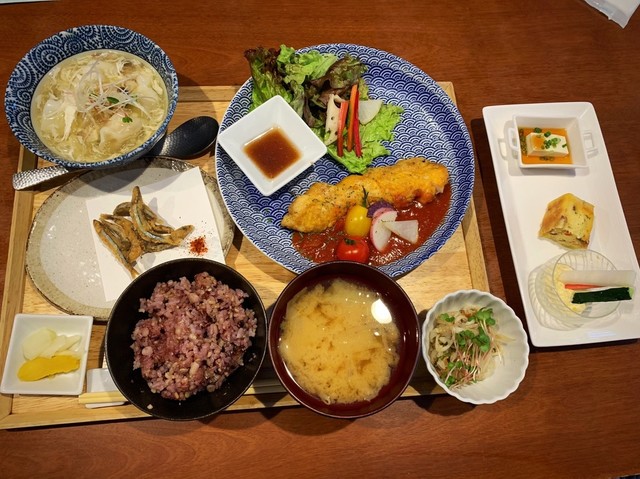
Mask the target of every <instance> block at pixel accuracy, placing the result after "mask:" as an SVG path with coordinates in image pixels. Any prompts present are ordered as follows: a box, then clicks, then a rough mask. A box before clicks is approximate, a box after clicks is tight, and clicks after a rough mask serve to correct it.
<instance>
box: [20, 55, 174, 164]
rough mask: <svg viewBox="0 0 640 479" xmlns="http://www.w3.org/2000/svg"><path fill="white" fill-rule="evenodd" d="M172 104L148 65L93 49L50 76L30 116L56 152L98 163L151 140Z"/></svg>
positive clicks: (36, 96) (40, 88)
mask: <svg viewBox="0 0 640 479" xmlns="http://www.w3.org/2000/svg"><path fill="white" fill-rule="evenodd" d="M168 105H169V101H168V95H167V89H166V87H165V84H164V82H163V81H162V78H161V77H160V75H159V74H158V72H157V71H156V70H155V69H154V68H153V67H152V66H151V65H150V64H149V63H147V62H146V61H144V60H143V59H141V58H139V57H137V56H135V55H132V54H130V53H126V52H121V51H116V50H94V51H90V52H84V53H80V54H78V55H74V56H72V57H69V58H67V59H66V60H64V61H62V62H61V63H60V64H58V65H56V66H55V67H54V68H52V69H51V71H49V72H48V73H47V74H46V75H45V77H44V78H43V79H42V81H41V82H40V83H39V84H38V87H37V88H36V91H35V93H34V97H33V100H32V103H31V117H32V122H33V126H34V129H35V131H36V133H37V134H38V136H39V137H40V139H41V140H42V142H43V143H44V144H45V145H46V146H47V147H48V148H49V149H50V150H51V151H52V152H54V153H55V154H57V155H59V156H60V157H63V158H65V159H67V160H71V161H77V162H83V163H93V162H97V161H102V160H107V159H109V158H114V157H116V156H120V155H122V154H124V153H127V152H128V151H131V150H133V149H135V148H137V147H138V146H140V145H141V144H142V143H144V142H145V141H146V140H148V139H149V138H150V137H151V136H152V135H153V133H154V132H155V131H156V130H157V129H158V127H159V126H160V125H161V124H162V122H163V121H164V119H165V117H166V115H167V109H168Z"/></svg>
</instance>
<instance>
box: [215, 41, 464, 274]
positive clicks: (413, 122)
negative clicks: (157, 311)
mask: <svg viewBox="0 0 640 479" xmlns="http://www.w3.org/2000/svg"><path fill="white" fill-rule="evenodd" d="M311 49H315V50H318V51H320V52H323V53H333V54H335V55H337V56H338V57H341V56H343V55H344V54H346V53H349V54H350V55H352V56H354V57H356V58H358V59H360V60H361V61H362V62H364V63H365V64H366V65H367V66H368V70H367V72H366V74H365V79H366V82H367V84H368V85H369V96H370V97H371V98H381V99H382V100H384V101H385V102H388V103H394V104H396V105H400V106H402V107H403V108H404V110H405V111H404V113H403V114H402V119H401V121H400V124H398V126H397V127H396V129H395V132H394V134H395V138H394V140H393V141H392V142H390V143H389V144H388V145H387V148H388V149H389V150H390V152H391V153H390V155H389V156H386V157H380V158H377V159H376V160H375V161H374V163H373V164H372V166H381V165H390V164H393V163H395V162H396V161H397V160H399V159H401V158H409V157H414V156H420V157H424V158H428V159H430V160H434V161H437V162H439V163H442V164H443V165H445V166H446V167H447V168H448V170H449V176H450V182H451V205H450V206H449V210H448V211H447V213H446V215H445V218H444V221H443V222H442V224H441V225H440V226H439V227H438V228H437V229H436V230H435V231H434V233H433V234H432V235H431V237H430V238H429V239H428V240H427V241H426V242H425V243H424V244H423V245H421V246H420V247H419V248H418V249H416V250H415V251H413V252H411V253H409V254H408V255H406V256H405V257H403V258H401V259H399V260H397V261H394V262H393V263H390V264H387V265H384V266H380V269H381V270H383V271H384V272H385V273H387V274H388V275H390V276H392V277H397V276H400V275H402V274H405V273H407V272H409V271H411V270H412V269H414V268H416V267H418V266H419V265H420V264H422V263H423V262H424V261H426V260H427V259H428V258H429V257H431V256H432V255H433V254H434V253H435V252H437V251H438V250H439V249H440V248H441V247H442V246H443V245H444V244H445V243H446V242H447V240H448V239H449V238H450V237H451V236H452V235H453V233H454V232H455V231H456V229H457V228H458V226H459V225H460V222H461V221H462V218H463V216H464V214H465V212H466V211H467V207H468V206H469V201H470V200H471V193H472V191H473V180H474V172H475V162H474V156H473V147H472V144H471V139H470V137H469V132H468V130H467V127H466V126H465V124H464V121H463V119H462V117H461V115H460V112H459V111H458V109H457V108H456V106H455V105H454V103H453V102H452V101H451V99H450V98H449V97H448V96H447V94H446V93H445V92H444V91H443V90H442V89H441V88H440V87H439V86H438V84H437V83H436V82H435V81H434V80H433V79H431V78H430V77H429V76H428V75H427V74H425V73H424V72H423V71H422V70H420V69H419V68H417V67H415V66H414V65H412V64H410V63H408V62H407V61H405V60H403V59H402V58H399V57H397V56H395V55H392V54H390V53H387V52H384V51H381V50H376V49H373V48H369V47H364V46H359V45H350V44H325V45H318V46H314V47H308V48H305V49H303V50H300V51H301V52H304V51H307V50H311ZM251 89H252V81H251V79H249V80H247V81H246V82H245V83H244V84H243V85H242V87H241V88H240V90H239V91H238V93H237V94H236V95H235V96H234V97H233V99H232V100H231V103H230V105H229V108H228V109H227V111H226V113H225V115H224V117H223V119H222V124H221V127H220V128H221V131H222V130H224V129H225V128H228V127H229V126H231V125H232V124H233V123H234V122H236V121H237V120H239V119H240V118H241V117H242V116H244V115H245V114H246V113H247V112H248V111H249V105H250V103H251ZM216 173H217V177H218V184H219V186H220V192H221V193H222V198H223V199H224V202H225V204H226V206H227V208H228V209H229V212H230V213H231V217H232V218H233V219H234V221H235V222H236V224H237V225H238V228H240V231H242V233H243V234H244V235H245V236H246V237H247V238H248V239H249V240H250V241H251V242H252V243H253V244H254V245H255V246H256V247H257V248H258V249H259V250H260V251H262V252H263V253H264V254H266V255H267V256H268V257H269V258H271V259H272V260H274V261H276V262H277V263H279V264H281V265H282V266H284V267H285V268H287V269H289V270H291V271H293V272H294V273H301V272H303V271H305V270H306V269H308V268H309V267H311V266H313V264H314V263H313V262H312V261H309V260H308V259H306V258H304V257H303V256H302V255H300V253H298V252H297V251H296V249H295V248H294V247H293V244H292V242H291V231H290V230H287V229H285V228H282V227H280V221H281V220H282V218H283V216H284V215H285V213H286V212H287V209H288V207H289V205H290V204H291V202H292V201H293V199H294V198H295V197H296V196H297V195H300V194H302V193H304V192H305V191H307V190H308V189H309V187H310V186H311V185H312V184H313V183H315V182H318V181H324V182H327V183H332V184H335V183H337V182H338V181H340V180H341V179H342V178H344V177H345V176H347V174H348V173H347V171H346V170H345V169H344V168H343V167H342V166H340V165H339V164H338V163H337V162H335V161H334V160H332V159H331V158H330V157H329V156H328V155H326V156H325V157H323V158H321V159H320V160H318V161H317V162H316V163H315V164H314V165H313V168H311V169H308V170H307V171H305V173H303V174H302V175H300V176H299V177H298V178H296V179H295V180H294V181H292V182H291V183H289V185H288V186H287V187H285V188H282V189H281V190H280V191H278V192H277V193H276V194H273V195H271V196H263V195H262V194H260V192H259V191H258V190H257V189H256V187H255V186H253V184H252V183H251V181H250V180H249V179H248V178H247V177H246V176H245V175H244V173H242V171H241V170H240V168H238V167H237V166H236V164H235V163H234V162H233V160H232V159H231V158H230V157H229V155H227V153H226V152H225V151H224V150H223V149H222V148H221V147H220V145H216Z"/></svg>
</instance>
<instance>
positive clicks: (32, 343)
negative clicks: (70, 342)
mask: <svg viewBox="0 0 640 479" xmlns="http://www.w3.org/2000/svg"><path fill="white" fill-rule="evenodd" d="M56 336H57V334H56V332H55V331H53V330H51V329H49V328H40V329H38V330H36V331H34V332H33V333H31V334H30V335H29V336H27V337H26V338H25V340H24V341H23V342H22V354H24V357H25V358H27V359H33V358H37V357H38V356H39V355H40V353H42V351H44V350H45V349H47V347H49V345H50V344H51V343H52V342H53V340H54V339H55V338H56Z"/></svg>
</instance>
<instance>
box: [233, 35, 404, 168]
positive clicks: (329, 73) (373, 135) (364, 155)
mask: <svg viewBox="0 0 640 479" xmlns="http://www.w3.org/2000/svg"><path fill="white" fill-rule="evenodd" d="M245 58H246V59H247V61H248V62H249V66H250V69H251V77H252V79H253V90H252V93H251V100H252V105H251V108H252V109H253V108H256V107H258V106H259V105H261V104H262V103H264V102H265V101H267V100H268V99H269V98H272V97H273V96H275V95H280V96H282V97H283V98H284V99H285V100H286V101H287V102H288V103H289V104H290V105H291V107H292V108H293V109H294V110H295V111H296V112H297V113H298V115H300V116H301V117H302V118H303V119H304V121H305V122H306V123H307V125H309V127H310V128H311V129H313V131H314V132H315V133H316V134H317V135H318V136H319V137H320V138H321V139H322V140H323V141H324V142H325V144H327V149H328V152H329V154H330V155H331V157H333V158H334V159H335V160H336V161H338V162H339V163H341V164H342V165H344V167H345V168H346V169H347V170H348V171H349V172H350V173H363V172H364V170H365V169H366V168H367V167H368V166H369V165H370V164H371V162H372V161H373V159H374V158H377V157H379V156H383V155H387V154H388V153H389V150H387V148H386V147H385V146H384V145H383V143H382V142H386V141H391V140H393V129H394V128H395V126H396V125H397V124H398V123H399V121H400V116H401V114H402V112H403V108H402V107H400V106H398V105H390V104H387V103H383V104H382V106H381V107H380V110H379V112H378V113H377V114H376V115H375V116H374V117H373V119H371V120H370V121H368V122H367V123H366V124H356V127H357V128H358V129H359V145H358V146H359V148H357V149H352V148H349V149H344V150H342V148H338V142H340V141H341V140H342V138H341V137H340V138H338V139H337V140H336V139H335V137H336V135H335V132H334V134H333V136H332V135H331V134H330V132H328V131H327V128H326V126H327V108H328V105H329V102H331V101H334V98H337V99H338V101H343V102H345V101H349V100H350V93H351V91H357V96H358V98H359V100H360V101H363V100H368V99H369V98H368V88H367V85H366V82H365V80H364V78H363V75H364V73H365V72H366V70H367V67H366V65H365V64H363V63H362V62H361V61H360V60H358V59H357V58H353V57H352V56H350V55H348V54H347V55H345V56H344V57H342V58H338V57H337V56H336V55H333V54H330V53H320V52H319V51H317V50H310V51H308V52H305V53H297V52H296V51H295V50H294V49H293V48H290V47H287V46H286V45H281V46H280V48H279V49H277V50H276V49H273V48H271V49H267V48H262V47H260V48H255V49H251V50H247V51H246V52H245ZM354 85H357V89H355V90H352V87H353V86H354ZM339 153H341V154H339Z"/></svg>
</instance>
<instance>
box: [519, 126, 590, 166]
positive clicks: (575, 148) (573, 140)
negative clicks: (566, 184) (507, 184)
mask: <svg viewBox="0 0 640 479" xmlns="http://www.w3.org/2000/svg"><path fill="white" fill-rule="evenodd" d="M522 128H541V129H546V128H561V129H564V130H565V131H566V132H567V143H568V145H569V154H570V155H571V163H558V162H554V161H553V160H551V161H548V162H545V163H525V162H524V161H523V158H522V140H521V138H520V134H519V131H520V129H522ZM508 140H509V146H510V147H511V151H512V152H513V155H515V157H516V158H517V160H518V165H520V168H548V169H557V170H563V169H564V170H566V169H574V168H587V166H588V165H587V158H588V157H593V156H595V155H597V153H598V150H597V148H595V147H594V146H593V136H592V134H591V132H583V131H582V128H581V126H580V119H579V118H577V117H568V116H553V115H551V114H549V115H540V116H529V115H513V128H510V129H509V130H508ZM587 142H590V144H588V143H587Z"/></svg>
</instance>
